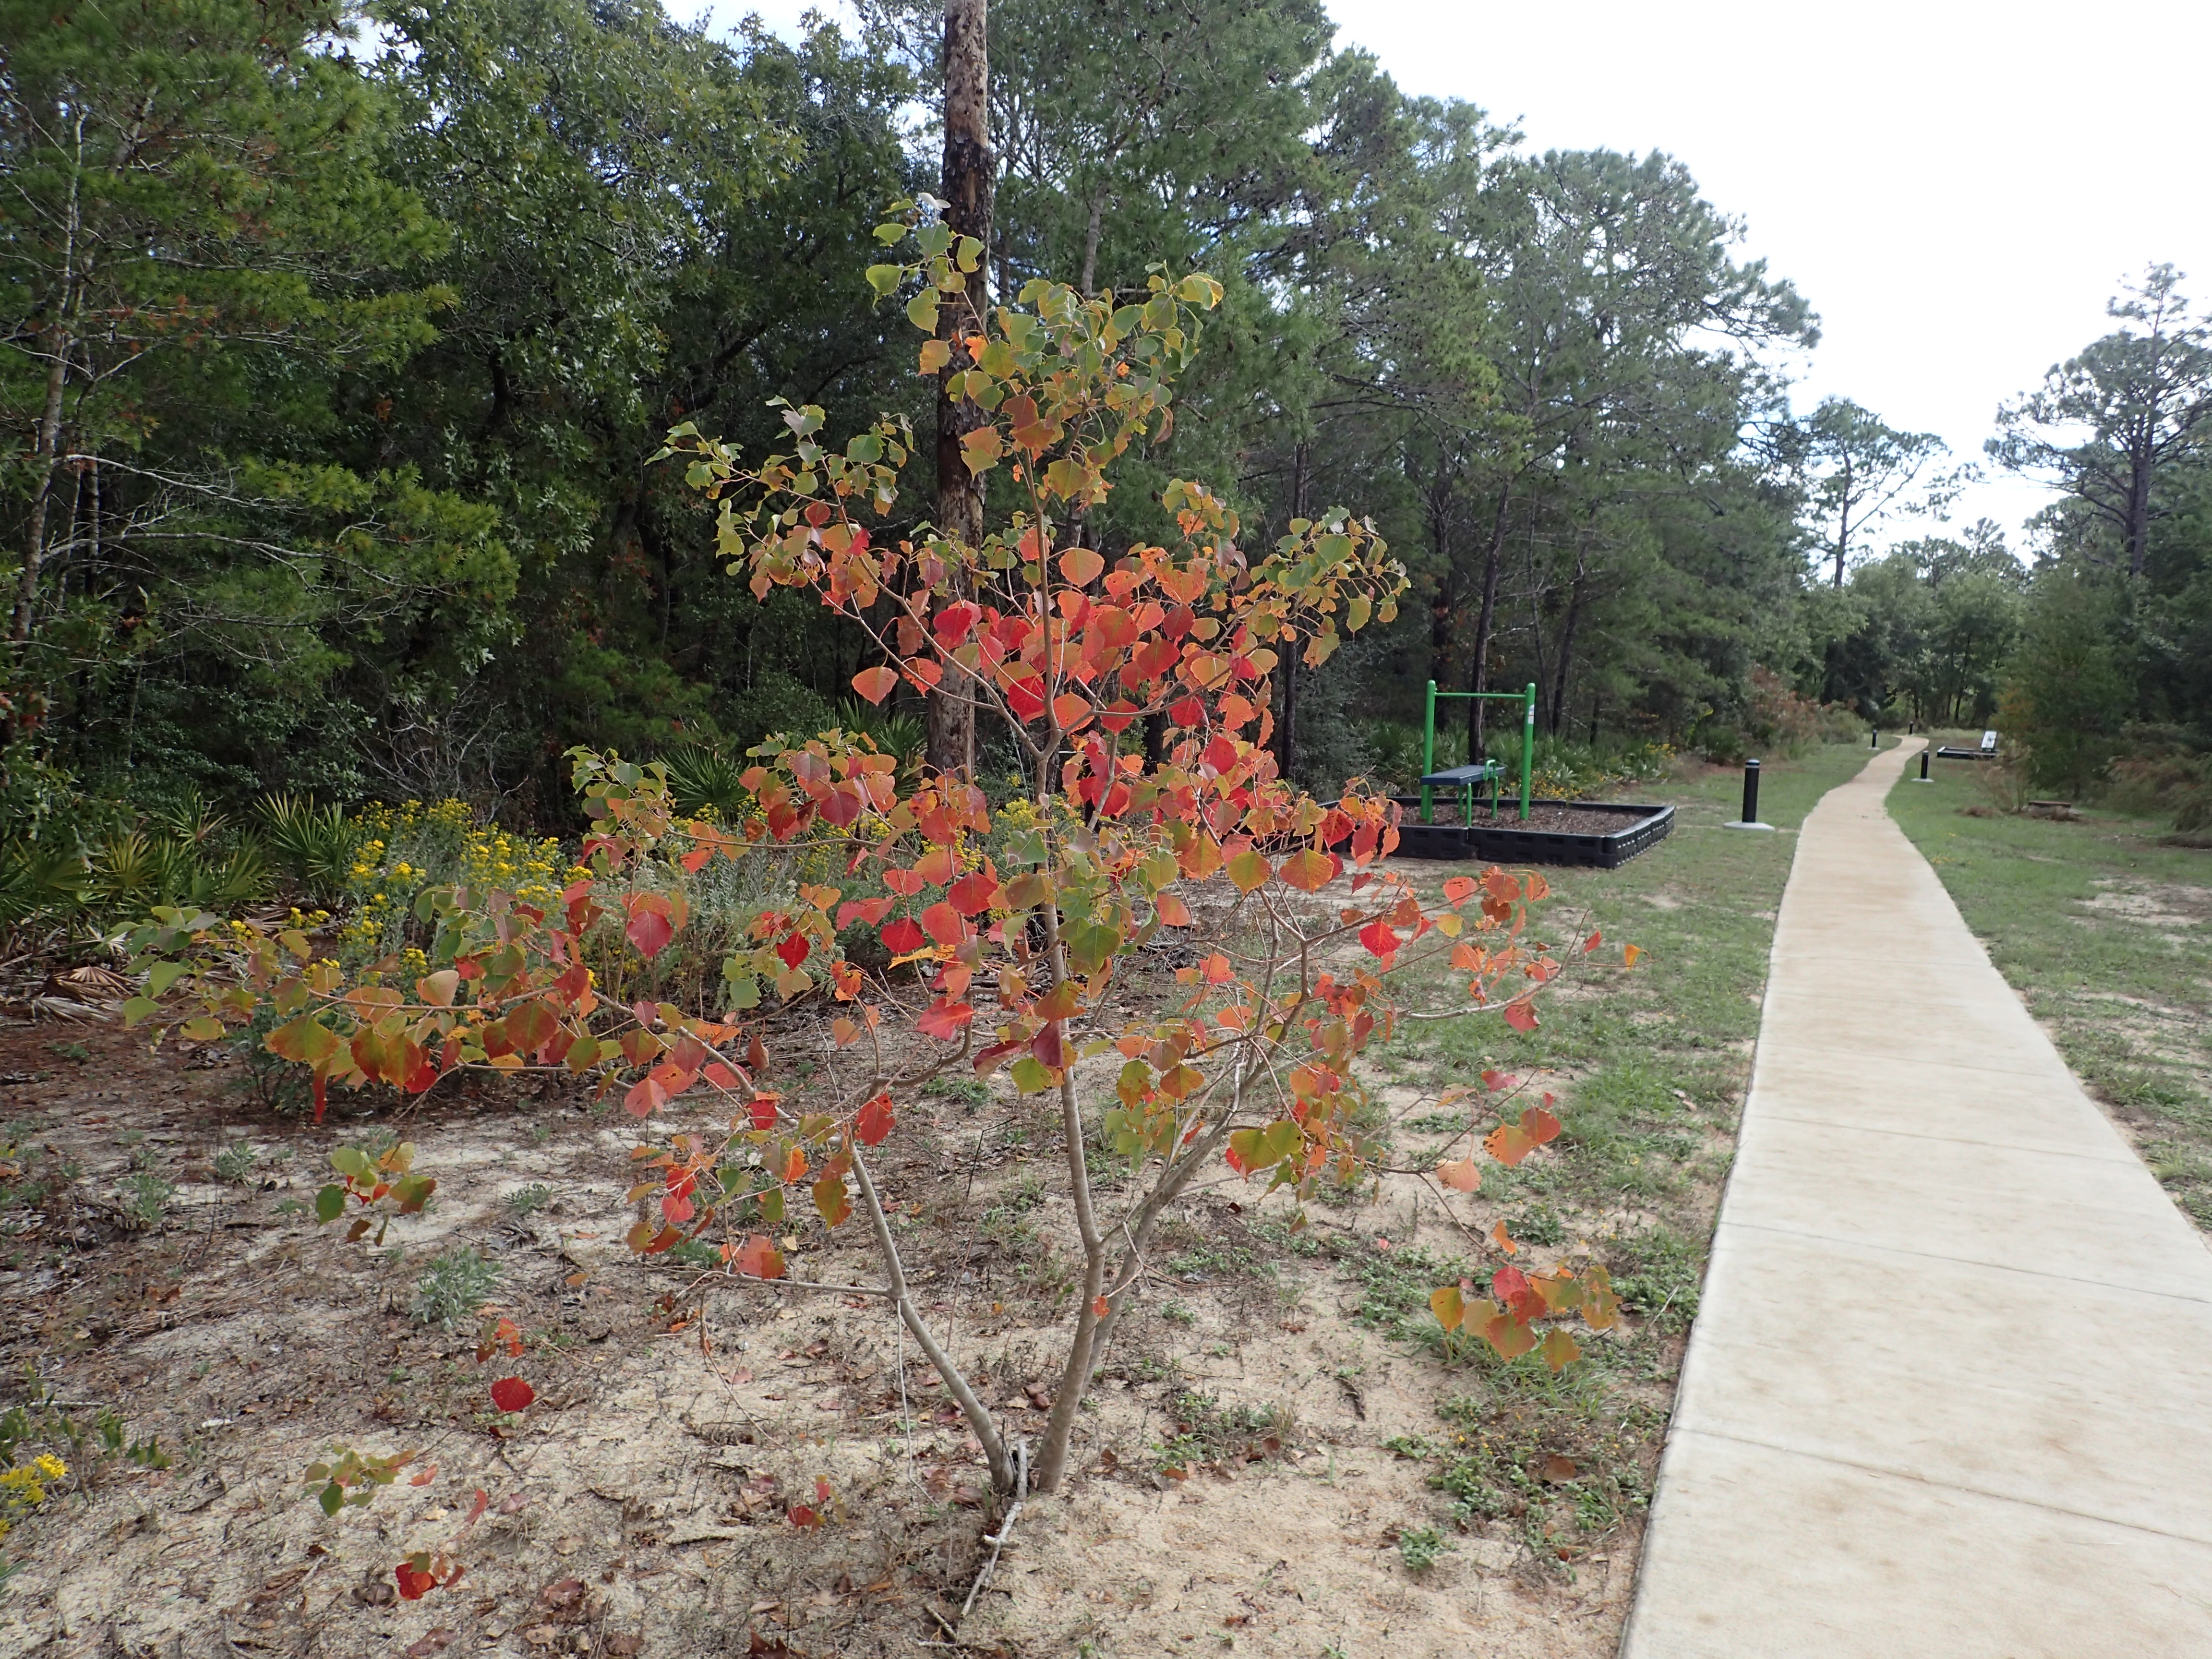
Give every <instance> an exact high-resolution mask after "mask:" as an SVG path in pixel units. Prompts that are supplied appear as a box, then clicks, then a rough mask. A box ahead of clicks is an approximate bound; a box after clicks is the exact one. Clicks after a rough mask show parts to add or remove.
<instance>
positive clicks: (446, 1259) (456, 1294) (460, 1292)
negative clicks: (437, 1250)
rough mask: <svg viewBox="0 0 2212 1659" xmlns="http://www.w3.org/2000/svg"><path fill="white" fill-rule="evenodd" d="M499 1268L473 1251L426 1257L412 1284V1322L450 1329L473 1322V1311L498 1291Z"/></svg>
mask: <svg viewBox="0 0 2212 1659" xmlns="http://www.w3.org/2000/svg"><path fill="white" fill-rule="evenodd" d="M500 1277H501V1268H500V1265H499V1264H498V1263H497V1262H495V1261H489V1260H487V1259H486V1258H485V1257H484V1256H483V1255H480V1254H479V1253H478V1252H477V1251H476V1250H474V1249H467V1248H463V1249H454V1250H447V1251H446V1252H445V1253H444V1254H442V1255H435V1256H433V1257H431V1258H430V1264H429V1266H428V1267H425V1268H424V1269H423V1270H422V1277H421V1278H419V1279H416V1281H415V1299H414V1304H413V1307H412V1310H411V1311H412V1312H413V1314H414V1316H415V1319H416V1323H418V1324H422V1325H440V1326H443V1327H444V1328H446V1329H447V1330H449V1331H450V1330H454V1329H456V1328H459V1327H460V1326H463V1325H470V1324H473V1323H475V1322H476V1317H477V1310H478V1309H479V1308H481V1307H483V1304H485V1303H486V1302H488V1301H489V1300H490V1299H491V1296H492V1293H493V1292H494V1291H496V1290H497V1289H498V1288H499V1281H500Z"/></svg>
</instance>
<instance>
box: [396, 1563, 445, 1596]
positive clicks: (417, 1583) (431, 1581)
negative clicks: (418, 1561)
mask: <svg viewBox="0 0 2212 1659" xmlns="http://www.w3.org/2000/svg"><path fill="white" fill-rule="evenodd" d="M392 1577H393V1578H394V1579H395V1580H397V1581H398V1585H399V1593H400V1595H404V1596H405V1597H406V1598H407V1600H409V1601H421V1600H422V1597H423V1595H425V1594H426V1593H427V1592H428V1590H429V1589H431V1587H432V1586H433V1585H435V1584H436V1583H437V1582H438V1581H437V1580H436V1579H435V1578H433V1577H431V1576H430V1575H429V1574H428V1573H427V1572H425V1571H422V1568H420V1567H418V1566H416V1565H415V1564H414V1563H413V1562H411V1561H402V1562H401V1563H400V1564H399V1565H398V1566H396V1567H394V1568H392Z"/></svg>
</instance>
